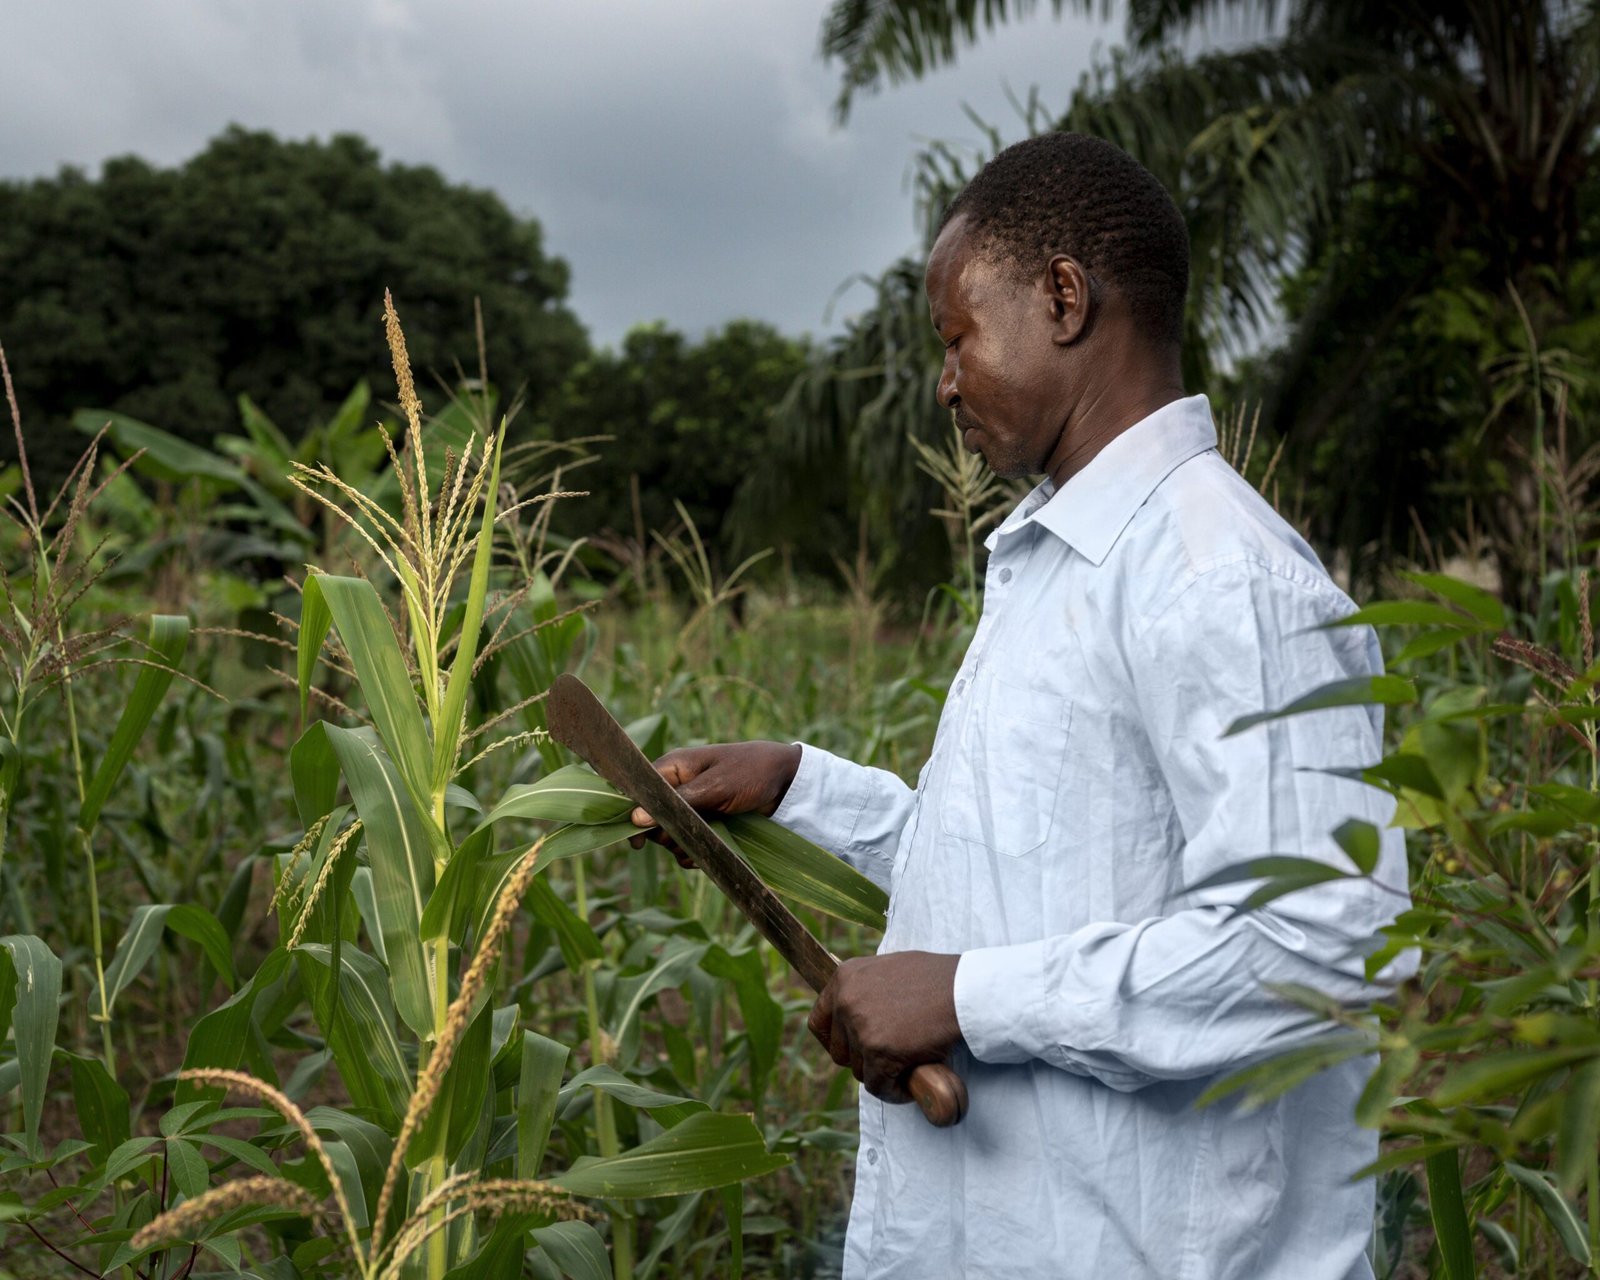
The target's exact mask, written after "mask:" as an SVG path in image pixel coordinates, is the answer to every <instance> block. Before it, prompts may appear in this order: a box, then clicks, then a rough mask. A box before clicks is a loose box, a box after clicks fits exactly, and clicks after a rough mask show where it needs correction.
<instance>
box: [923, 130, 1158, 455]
mask: <svg viewBox="0 0 1600 1280" xmlns="http://www.w3.org/2000/svg"><path fill="white" fill-rule="evenodd" d="M1188 276H1189V238H1188V233H1187V230H1186V229H1185V227H1184V222H1183V216H1182V215H1181V214H1180V213H1179V212H1178V209H1177V206H1176V205H1174V204H1173V202H1172V198H1171V197H1170V196H1169V195H1168V194H1167V192H1166V190H1165V189H1164V188H1163V187H1162V186H1161V184H1160V183H1159V182H1158V181H1157V180H1156V178H1155V176H1154V175H1153V174H1151V173H1150V172H1149V170H1147V169H1145V168H1144V166H1143V165H1141V164H1139V163H1138V161H1136V160H1134V159H1133V157H1132V156H1130V155H1128V154H1127V153H1126V152H1124V151H1122V150H1120V149H1119V148H1117V147H1114V146H1112V145H1111V144H1110V143H1108V142H1103V141H1101V140H1100V139H1098V138H1091V137H1087V136H1085V135H1082V134H1070V133H1053V134H1046V135H1044V136H1042V137H1038V138H1032V139H1029V140H1028V141H1026V142H1020V143H1018V144H1017V145H1015V146H1013V147H1008V148H1007V149H1006V150H1005V151H1002V152H1001V153H1000V154H999V155H998V156H996V157H995V158H994V159H993V160H991V161H990V162H989V163H988V164H987V165H985V166H984V167H983V169H982V170H981V171H980V172H979V173H978V175H977V176H976V177H975V178H974V179H973V180H972V181H971V183H969V184H968V185H967V187H966V188H965V189H964V190H963V191H962V192H961V193H960V195H958V196H957V197H956V198H955V199H954V200H953V201H952V202H951V204H950V207H949V208H948V209H947V210H946V212H945V216H944V220H943V222H942V224H941V229H940V232H939V236H938V239H937V240H936V241H935V242H934V247H933V251H932V253H931V254H930V255H929V258H928V270H927V281H926V283H927V290H928V303H929V308H930V311H931V314H932V319H933V323H934V327H935V328H936V329H938V331H939V335H940V337H941V338H942V339H943V340H944V342H945V344H946V356H945V367H944V372H943V374H942V375H941V377H940V380H939V392H938V394H939V400H940V403H941V404H944V405H946V406H947V407H950V408H952V409H953V410H954V411H955V414H956V421H957V422H958V423H959V424H960V425H961V426H962V427H963V428H965V429H966V431H967V434H966V437H965V438H966V441H967V444H968V446H969V447H970V448H974V449H978V450H981V451H982V453H983V454H984V457H985V459H986V460H987V461H988V463H989V465H990V467H991V468H993V469H994V470H995V471H996V472H997V473H999V474H1001V475H1007V476H1022V475H1030V474H1036V473H1038V472H1041V471H1050V470H1052V467H1053V465H1054V463H1055V462H1056V461H1059V459H1060V458H1061V457H1062V456H1063V449H1064V448H1065V444H1064V432H1065V429H1066V426H1067V422H1068V419H1069V417H1070V416H1071V415H1072V414H1073V411H1074V410H1075V409H1076V408H1077V407H1078V406H1079V403H1080V401H1083V400H1084V399H1085V398H1086V397H1094V396H1097V395H1098V394H1100V391H1101V387H1100V386H1099V385H1098V384H1099V383H1103V382H1104V381H1105V380H1106V379H1107V378H1108V377H1109V376H1112V375H1113V371H1114V374H1115V377H1116V378H1117V379H1119V380H1121V381H1122V382H1123V383H1126V382H1128V381H1129V380H1130V375H1131V378H1132V380H1133V381H1135V382H1137V381H1139V380H1140V379H1141V377H1143V376H1145V374H1146V373H1147V372H1148V373H1153V374H1157V375H1160V376H1167V377H1170V374H1171V372H1172V371H1175V370H1176V368H1177V355H1178V346H1179V342H1180V340H1181V337H1182V331H1183V304H1184V295H1185V293H1186V292H1187V289H1188ZM1127 393H1128V391H1127V388H1123V389H1121V390H1114V391H1113V394H1115V395H1123V396H1125V395H1127Z"/></svg>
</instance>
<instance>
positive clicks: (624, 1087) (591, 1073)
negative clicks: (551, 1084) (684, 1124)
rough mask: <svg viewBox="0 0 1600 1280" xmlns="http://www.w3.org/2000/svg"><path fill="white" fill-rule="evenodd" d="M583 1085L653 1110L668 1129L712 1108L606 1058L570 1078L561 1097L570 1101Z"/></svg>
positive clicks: (627, 1103)
mask: <svg viewBox="0 0 1600 1280" xmlns="http://www.w3.org/2000/svg"><path fill="white" fill-rule="evenodd" d="M583 1089H598V1090H600V1092H602V1093H606V1094H610V1095H611V1097H613V1098H615V1099H616V1100H617V1101H618V1102H621V1103H624V1104H626V1105H627V1106H630V1107H637V1108H638V1109H639V1110H641V1111H649V1112H651V1113H653V1114H654V1115H655V1118H656V1120H657V1121H658V1122H659V1123H660V1124H661V1125H662V1126H663V1127H665V1128H668V1129H670V1128H672V1127H673V1126H674V1125H676V1124H679V1123H680V1122H681V1121H684V1120H687V1119H688V1118H689V1117H690V1116H692V1115H697V1114H698V1113H699V1112H702V1111H705V1110H708V1108H707V1106H706V1104H705V1103H703V1102H700V1101H697V1100H696V1099H694V1098H684V1097H680V1096H679V1095H678V1094H675V1093H662V1092H661V1091H660V1090H658V1089H652V1088H650V1087H649V1086H647V1085H642V1084H638V1083H636V1082H634V1081H632V1080H630V1079H628V1077H627V1076H625V1075H623V1074H622V1073H621V1072H620V1071H618V1070H617V1069H616V1068H615V1067H611V1066H608V1065H606V1064H605V1063H603V1062H601V1063H597V1064H595V1065H594V1066H592V1067H589V1068H588V1069H586V1070H584V1071H580V1072H578V1074H577V1075H575V1076H573V1077H572V1079H571V1080H569V1081H567V1084H566V1087H565V1088H564V1089H562V1090H561V1098H560V1101H561V1102H562V1103H563V1104H565V1103H567V1102H570V1101H571V1100H572V1098H573V1096H574V1095H576V1094H577V1093H578V1092H579V1091H581V1090H583Z"/></svg>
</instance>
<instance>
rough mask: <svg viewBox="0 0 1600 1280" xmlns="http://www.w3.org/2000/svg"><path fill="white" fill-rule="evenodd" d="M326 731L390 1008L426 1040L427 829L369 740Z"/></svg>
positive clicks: (429, 1017) (429, 1010)
mask: <svg viewBox="0 0 1600 1280" xmlns="http://www.w3.org/2000/svg"><path fill="white" fill-rule="evenodd" d="M335 614H336V615H337V610H335ZM387 625H388V624H387V623H386V624H385V626H387ZM412 710H413V712H414V711H415V710H416V707H415V705H414V704H413V705H412ZM327 733H328V739H329V741H330V742H331V743H332V744H333V750H334V754H335V755H337V756H338V757H339V767H340V768H341V769H342V770H343V772H344V778H345V782H346V783H348V784H349V787H350V795H351V798H352V799H353V800H354V801H355V804H356V812H357V813H359V814H360V815H361V821H362V823H363V825H364V826H365V832H364V834H363V839H364V840H365V841H366V845H367V858H368V861H369V862H370V863H371V866H372V889H373V906H374V908H375V909H376V911H377V915H378V931H379V932H380V933H381V934H382V935H383V952H384V957H385V962H386V963H387V965H388V967H389V978H390V981H391V983H392V984H393V987H394V1003H395V1008H396V1009H398V1010H399V1012H400V1017H401V1018H402V1019H403V1020H404V1021H405V1024H406V1025H407V1026H408V1027H410V1028H411V1029H412V1030H413V1031H415V1032H416V1033H417V1035H418V1036H420V1037H421V1038H422V1039H424V1040H427V1039H430V1038H431V1037H432V1035H433V981H432V975H431V972H430V967H429V964H428V961H427V957H426V955H425V954H424V952H423V946H422V912H423V909H424V907H425V905H426V904H427V901H428V896H429V895H430V894H431V893H432V892H433V886H434V872H433V868H434V857H433V854H432V841H433V833H432V832H431V831H430V827H431V824H429V823H426V822H424V821H423V819H422V817H421V815H420V814H419V813H418V812H417V808H416V805H415V804H414V803H413V802H412V798H411V796H410V795H409V794H408V792H407V790H406V787H405V784H404V783H403V782H402V781H401V777H400V772H399V770H398V769H397V768H396V767H395V765H394V763H393V762H392V761H391V760H390V759H389V757H388V756H386V755H385V754H384V753H383V752H382V751H381V750H380V749H379V748H378V745H377V744H376V743H375V742H373V741H372V739H371V738H370V737H369V736H367V735H364V734H361V733H357V732H354V731H352V730H349V729H338V728H334V727H332V726H330V727H329V728H328V730H327Z"/></svg>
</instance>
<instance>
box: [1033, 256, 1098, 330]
mask: <svg viewBox="0 0 1600 1280" xmlns="http://www.w3.org/2000/svg"><path fill="white" fill-rule="evenodd" d="M1046 270H1047V278H1046V281H1045V287H1046V289H1047V291H1048V293H1049V306H1050V319H1051V321H1052V323H1053V324H1054V326H1055V336H1054V339H1053V340H1054V341H1055V343H1056V345H1057V346H1062V347H1065V346H1070V345H1071V344H1072V343H1074V342H1076V341H1077V340H1078V339H1079V338H1081V337H1083V336H1084V334H1085V333H1087V332H1088V331H1089V320H1090V316H1091V314H1092V313H1093V311H1094V301H1095V300H1094V296H1093V290H1092V287H1091V285H1090V281H1089V273H1088V272H1087V271H1085V270H1084V269H1083V264H1082V263H1080V262H1079V261H1078V260H1077V259H1076V258H1069V257H1068V256H1067V255H1066V254H1064V253H1058V254H1056V256H1055V257H1053V258H1051V259H1050V265H1049V267H1048V268H1047V269H1046Z"/></svg>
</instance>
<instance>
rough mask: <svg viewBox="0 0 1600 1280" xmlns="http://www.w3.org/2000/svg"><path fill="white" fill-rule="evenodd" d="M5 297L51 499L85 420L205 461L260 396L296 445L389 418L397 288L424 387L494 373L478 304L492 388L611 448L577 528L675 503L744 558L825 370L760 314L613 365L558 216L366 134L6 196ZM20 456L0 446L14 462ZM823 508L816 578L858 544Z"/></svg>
mask: <svg viewBox="0 0 1600 1280" xmlns="http://www.w3.org/2000/svg"><path fill="white" fill-rule="evenodd" d="M0 281H4V288H3V290H0V344H3V346H4V348H5V351H6V354H7V357H8V361H9V364H10V368H11V371H12V375H13V379H14V381H15V385H16V392H17V398H18V401H19V404H20V408H21V413H22V419H23V422H24V425H25V428H26V430H27V433H28V442H29V453H30V457H31V460H32V465H33V469H34V471H35V473H36V474H37V475H38V476H39V478H40V480H41V482H42V483H48V482H50V481H51V480H53V479H55V478H58V477H60V476H61V475H62V474H64V473H65V471H66V469H67V467H69V466H70V464H71V461H72V460H73V459H74V458H76V457H77V455H78V453H79V452H80V451H81V449H82V448H83V446H84V444H85V443H86V440H85V438H84V437H83V436H82V435H81V434H80V433H79V432H78V431H75V430H73V429H72V428H71V425H70V424H71V422H72V420H73V417H74V414H75V413H76V412H77V411H79V410H82V409H89V408H92V409H105V410H111V411H116V412H119V413H123V414H127V415H129V416H131V417H134V418H137V419H140V420H142V421H145V422H148V423H151V424H152V425H155V426H158V427H160V428H162V429H164V430H166V431H168V432H171V433H173V434H175V435H178V436H180V437H182V438H183V439H185V440H187V441H190V442H192V443H194V444H198V445H202V446H206V445H209V444H210V442H211V441H212V440H213V439H214V438H215V437H216V436H217V435H218V434H220V433H227V432H236V431H237V430H238V428H239V422H240V408H239V402H240V399H241V397H248V399H249V401H251V402H253V404H254V405H255V406H258V407H259V408H260V410H261V411H262V412H264V413H265V414H266V415H267V416H268V417H269V418H270V419H272V420H273V421H274V422H275V423H276V424H277V425H278V427H279V428H280V429H281V430H282V431H283V432H284V433H285V435H287V436H288V437H289V438H290V439H295V438H297V437H298V436H299V435H301V434H303V433H304V432H306V431H308V430H310V429H312V428H313V427H314V426H315V425H317V424H320V423H322V422H325V421H327V420H328V419H329V418H330V417H331V416H332V415H333V414H334V413H335V411H336V410H337V409H338V407H339V406H340V405H341V404H342V403H343V402H344V400H345V398H346V397H347V396H348V395H349V394H350V391H351V388H352V387H353V386H355V385H356V384H357V383H359V382H361V381H366V382H367V383H369V384H370V385H371V386H372V387H373V388H374V390H375V392H376V394H377V397H378V399H379V400H380V401H381V400H385V399H387V398H388V396H389V395H392V389H393V375H392V373H391V372H390V370H389V369H388V367H387V364H386V361H385V351H384V344H383V339H382V318H381V317H382V301H383V293H384V290H385V289H389V290H391V291H392V292H393V294H394V296H395V299H396V301H397V304H398V305H399V307H400V309H401V312H402V315H403V317H404V322H405V327H406V337H407V341H408V343H409V345H410V350H411V356H412V360H413V362H414V364H415V366H416V368H417V370H418V372H419V376H423V377H425V376H427V375H429V374H431V375H432V376H433V377H434V378H436V379H437V380H438V381H437V382H435V383H434V384H433V385H432V386H431V387H430V385H428V384H427V383H424V384H423V385H422V386H421V388H420V389H421V391H422V393H423V396H424V399H425V400H428V401H430V402H431V403H433V404H435V405H438V404H441V403H442V402H443V401H444V399H445V392H444V390H443V389H442V388H441V387H440V385H439V383H444V384H446V385H454V384H455V383H456V382H457V380H458V379H459V378H460V377H463V376H465V377H474V376H476V374H477V372H478V338H477V333H476V332H475V315H474V304H475V302H477V303H478V304H480V305H481V308H482V318H483V334H484V339H485V342H486V353H487V364H488V369H489V374H490V379H491V381H492V382H494V383H495V384H496V385H497V386H498V387H499V388H500V390H501V392H502V395H503V398H504V400H505V401H507V402H509V401H510V400H511V399H512V398H513V397H515V398H516V399H517V400H518V401H519V402H520V405H521V409H520V412H519V414H518V415H517V417H516V419H515V420H514V427H513V437H514V438H516V437H517V436H523V437H526V436H528V435H541V436H547V437H553V438H557V439H569V440H570V439H576V438H580V437H594V436H604V437H609V439H606V440H603V441H597V442H596V443H595V444H594V445H593V446H592V451H593V452H594V453H595V454H597V455H598V459H599V460H598V462H596V463H594V464H592V465H591V466H589V467H587V468H585V469H584V471H583V473H582V475H581V477H580V476H576V475H575V476H574V480H573V483H574V484H577V485H581V487H583V488H585V489H588V490H590V491H591V495H592V496H591V497H590V498H588V499H586V500H584V501H582V502H569V503H564V504H562V508H561V517H560V518H561V521H562V522H563V524H564V525H565V526H566V528H565V530H564V531H565V532H568V533H570V534H573V535H577V534H594V533H605V532H611V533H615V534H616V535H618V536H619V537H621V538H629V537H636V536H637V535H638V531H639V528H640V527H642V528H643V529H644V530H646V531H648V530H651V529H657V530H659V529H666V528H668V527H670V526H671V525H672V524H673V523H674V522H675V521H676V520H677V519H678V518H679V517H678V513H677V509H676V507H675V505H674V502H675V500H676V501H681V502H682V503H683V504H684V507H685V508H686V509H687V511H688V512H689V514H690V516H691V518H692V519H693V520H694V521H695V522H696V524H697V526H698V527H699V529H700V531H701V533H702V534H703V535H704V536H705V537H706V538H707V540H708V541H709V542H710V544H711V546H712V549H713V552H714V554H715V555H716V556H717V558H719V559H726V558H727V557H728V556H731V555H733V554H734V552H735V549H736V545H735V544H736V543H738V542H740V541H741V539H740V538H736V537H735V534H734V531H733V529H732V527H731V525H729V524H728V520H727V516H728V512H729V511H730V509H732V508H733V507H735V506H736V505H737V497H738V491H739V489H740V487H741V485H742V484H743V482H744V481H745V479H746V478H747V477H748V476H749V475H750V474H751V472H752V471H753V470H755V469H756V468H758V467H760V466H761V465H763V462H764V460H766V459H769V458H770V457H771V456H772V454H773V451H772V449H771V448H770V441H769V433H770V429H771V423H772V416H773V411H774V409H775V407H776V406H777V405H778V404H779V403H780V402H781V401H782V400H783V399H784V397H785V395H786V394H787V393H788V391H789V389H790V387H791V386H792V384H793V383H794V381H795V379H796V377H797V376H798V374H799V373H800V372H801V370H802V369H803V368H804V367H805V365H806V362H807V359H808V356H809V354H810V353H809V350H808V347H807V346H806V344H805V343H803V342H801V341H798V340H795V339H791V338H788V337H785V336H783V335H781V334H779V333H778V332H777V331H776V330H774V329H772V328H770V327H768V326H766V325H763V324H759V323H755V322H747V321H746V322H735V323H732V324H729V325H727V326H726V327H725V328H723V329H722V330H720V331H718V332H714V333H710V334H707V335H705V336H704V337H703V338H701V339H699V340H692V339H690V338H688V337H686V336H685V335H683V334H681V333H677V332H674V331H673V330H671V329H669V328H667V327H666V326H664V325H662V324H645V325H641V326H640V327H639V328H637V329H636V330H634V331H633V332H632V333H630V334H629V335H628V336H627V338H626V339H625V340H624V342H623V343H622V346H621V349H620V350H610V349H599V350H597V349H595V348H593V347H592V346H591V344H590V342H589V339H588V336H587V334H586V333H585V331H584V329H583V326H582V325H581V324H580V322H579V321H578V319H577V317H576V316H575V315H574V314H573V313H572V311H571V310H570V309H569V308H568V306H567V289H568V269H567V265H566V263H565V262H563V261H562V260H561V259H560V258H559V257H557V256H555V255H553V254H551V253H550V252H548V251H547V249H546V246H545V242H544V235H543V232H542V230H541V228H540V225H539V223H538V222H537V221H536V220H534V219H532V218H524V217H519V216H517V215H516V214H514V213H512V212H511V211H510V210H509V209H508V208H507V207H506V205H505V204H504V202H503V201H502V200H501V199H500V198H499V197H498V196H497V195H495V194H494V193H493V192H490V191H485V190H480V189H475V188H472V187H468V186H463V185H460V184H456V183H452V182H448V181H446V180H445V178H444V177H443V176H442V175H440V174H439V173H438V172H437V171H436V170H434V169H431V168H428V167H422V166H413V165H402V164H386V163H384V162H383V161H382V159H381V157H380V156H379V153H378V152H377V151H376V150H375V149H374V148H373V147H372V146H371V145H369V144H368V143H367V142H365V141H364V140H362V139H361V138H358V137H354V136H350V135H340V136H337V137H334V138H332V139H330V140H328V141H326V142H323V141H316V140H312V141H284V140H282V139H279V138H276V137H274V136H273V135H271V134H269V133H263V132H256V131H249V130H245V129H242V128H238V127H234V128H231V129H229V130H228V131H227V132H225V133H223V134H222V135H220V136H219V137H217V138H216V139H215V140H214V141H213V142H212V143H211V144H210V145H209V146H208V147H207V148H206V149H205V150H204V151H202V152H201V153H200V154H198V155H196V156H195V157H193V158H192V159H191V160H189V161H188V162H186V163H184V164H182V165H179V166H177V167H174V168H161V167H158V166H155V165H152V164H149V163H147V162H146V161H144V160H141V159H138V158H136V157H132V156H128V157H122V158H118V159H113V160H110V161H107V162H106V164H105V165H104V166H103V169H102V171H101V173H100V175H99V176H98V177H90V176H88V175H86V174H84V173H83V172H81V171H78V170H75V169H63V170H62V171H61V172H60V173H59V174H58V175H57V176H55V177H52V178H42V179H37V180H32V181H11V182H4V183H0ZM386 389H387V390H386ZM15 453H16V450H15V446H14V443H13V441H12V438H11V433H10V432H9V431H6V432H3V433H0V457H4V458H6V459H11V458H14V457H15ZM635 477H637V484H635V482H634V478H635ZM635 492H637V499H636V498H635ZM814 498H815V503H814V515H815V518H814V519H812V520H809V521H807V522H805V523H804V524H803V525H801V526H798V527H796V528H793V529H787V528H786V529H782V530H776V532H778V533H779V534H781V536H783V537H784V539H785V541H787V542H789V543H790V544H791V551H792V552H794V553H795V554H796V555H797V556H798V561H799V563H801V564H802V565H812V566H815V567H817V568H818V569H820V570H823V571H831V563H832V556H833V554H834V552H835V551H837V550H840V549H841V547H840V545H839V543H838V542H837V541H836V539H837V537H839V536H842V535H841V531H842V530H845V529H848V528H850V525H849V521H848V520H847V519H846V518H845V515H844V508H845V498H844V493H843V488H842V485H841V486H840V487H839V490H838V492H837V493H836V494H832V495H830V494H829V493H827V492H821V493H817V494H815V495H814ZM743 509H744V511H745V513H746V519H745V521H744V525H743V527H742V530H741V533H742V542H744V543H756V542H759V541H760V540H761V538H762V537H763V535H765V534H767V533H771V532H774V530H772V529H764V528H761V527H759V525H760V523H761V522H760V516H761V514H762V511H763V505H762V504H759V503H756V504H753V503H748V502H747V503H745V504H744V508H743ZM646 537H647V541H648V533H647V534H646ZM795 544H798V545H795ZM763 545H764V543H763Z"/></svg>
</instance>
